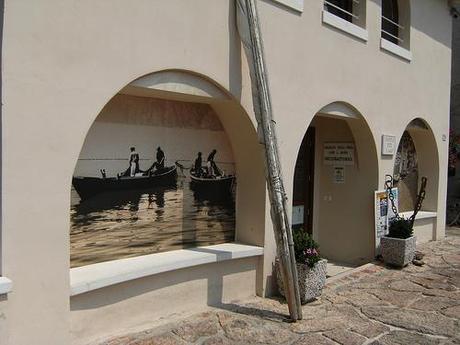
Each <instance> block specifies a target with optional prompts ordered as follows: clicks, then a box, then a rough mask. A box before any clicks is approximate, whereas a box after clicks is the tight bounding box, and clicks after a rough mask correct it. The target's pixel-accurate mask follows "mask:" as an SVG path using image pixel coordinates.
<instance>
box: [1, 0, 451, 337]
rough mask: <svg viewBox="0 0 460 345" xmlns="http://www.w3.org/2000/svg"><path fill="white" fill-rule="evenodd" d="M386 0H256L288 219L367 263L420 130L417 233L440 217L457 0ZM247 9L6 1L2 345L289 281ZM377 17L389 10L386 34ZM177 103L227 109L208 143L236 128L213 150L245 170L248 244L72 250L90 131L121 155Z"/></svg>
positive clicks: (240, 222) (239, 191)
mask: <svg viewBox="0 0 460 345" xmlns="http://www.w3.org/2000/svg"><path fill="white" fill-rule="evenodd" d="M391 3H392V4H393V5H394V4H395V3H397V10H394V8H393V10H389V11H390V12H389V13H390V14H387V15H386V16H387V17H388V16H389V15H392V16H393V17H392V18H386V19H382V1H381V0H359V1H353V2H351V1H350V2H347V1H329V2H327V3H325V1H323V0H311V1H303V0H283V1H270V0H264V1H257V5H258V10H259V15H260V20H261V29H262V34H263V39H264V48H265V55H266V63H267V68H268V72H269V82H270V88H271V96H272V102H273V110H274V117H275V121H276V130H277V135H278V143H279V150H280V155H281V160H282V168H283V177H284V183H285V186H286V191H287V194H288V195H287V196H288V204H289V205H290V207H291V209H290V211H291V212H292V214H293V216H292V218H293V219H292V220H293V223H295V224H296V225H300V226H303V227H305V228H308V230H309V231H311V232H312V234H313V236H314V237H315V238H316V240H317V241H318V242H319V244H320V247H321V250H322V254H323V255H324V256H325V257H327V258H328V259H330V260H333V261H337V262H344V263H349V264H353V265H359V264H364V263H366V262H369V261H371V260H373V258H374V257H375V255H376V254H377V253H378V239H377V238H376V237H377V236H376V230H375V224H374V223H375V222H374V209H375V207H374V192H375V191H377V190H382V189H383V188H384V181H385V175H386V174H393V171H394V165H395V156H396V155H395V151H396V147H397V145H398V143H399V140H400V138H401V137H402V135H403V133H404V131H406V130H407V132H408V133H409V134H410V136H411V138H412V140H413V142H414V144H415V148H416V151H417V159H418V175H419V176H426V177H427V178H428V187H427V197H426V200H425V202H424V204H423V208H422V211H423V212H421V214H420V217H419V218H418V219H417V220H416V223H415V232H416V235H417V238H418V241H428V240H436V239H439V238H442V237H443V236H444V227H445V220H444V214H445V204H446V201H445V200H446V184H447V182H446V181H447V170H446V167H447V149H448V135H449V102H450V101H449V94H450V72H451V36H452V29H451V28H452V19H451V14H450V11H449V10H450V9H449V4H448V2H447V1H445V0H416V1H415V0H414V1H409V0H399V1H393V2H391ZM331 4H332V5H331ZM390 8H391V6H390ZM392 11H393V12H392ZM395 11H396V12H395ZM235 19H236V18H235V2H234V1H233V0H219V1H216V0H194V1H189V0H188V1H187V0H168V1H147V0H136V1H123V0H112V1H74V0H65V1H63V0H59V1H58V0H46V1H26V0H18V1H9V0H6V1H5V3H4V18H3V37H2V42H3V44H2V223H1V224H2V225H1V229H0V230H1V252H0V294H1V295H0V344H1V345H25V344H37V345H42V344H43V345H45V344H46V345H51V344H59V345H61V344H88V343H91V342H94V341H97V340H99V339H104V338H105V337H107V336H110V335H116V334H120V333H125V332H128V331H132V330H139V329H142V328H143V327H146V326H147V325H148V324H149V323H151V322H153V321H155V320H159V319H160V318H166V319H167V318H169V317H173V316H174V315H178V314H182V313H191V312H196V311H199V310H202V309H204V308H206V307H208V306H217V305H220V304H222V303H224V304H226V303H231V302H232V301H234V300H238V299H245V298H249V297H251V296H254V295H259V296H267V295H271V294H274V293H276V287H275V286H274V280H273V263H274V260H275V256H276V245H275V241H274V234H273V228H272V224H271V220H270V208H269V201H268V194H267V191H266V184H265V178H264V176H265V175H264V163H263V162H264V160H263V149H262V147H261V145H260V144H259V141H258V136H257V129H256V126H257V123H256V120H255V116H254V112H253V104H252V94H251V81H250V75H249V70H248V60H247V58H246V56H245V54H244V50H243V49H242V45H241V41H240V39H239V36H238V32H237V27H236V20H235ZM382 20H383V21H387V22H391V23H393V24H388V23H387V24H384V25H383V29H384V33H383V34H382V31H381V30H382ZM388 25H389V26H388ZM150 98H152V99H154V100H155V101H152V102H150V101H149V100H148V99H150ZM143 102H144V103H145V104H144V103H143ZM168 102H171V103H174V102H176V103H187V104H192V105H191V107H194V108H193V109H198V108H199V105H201V106H203V105H204V106H206V109H207V110H206V111H207V112H212V113H213V114H215V116H217V118H218V120H219V121H218V122H219V123H218V124H213V122H212V121H210V122H209V123H207V125H206V126H207V127H206V128H204V127H203V126H204V125H203V122H200V123H199V124H196V123H195V124H194V125H193V126H195V127H193V128H197V127H200V126H201V127H200V128H201V129H203V133H204V134H203V135H201V136H200V138H205V139H203V143H200V147H204V146H206V145H207V144H206V140H207V139H206V138H212V137H213V136H216V135H217V134H216V131H220V132H225V135H226V138H222V137H219V139H218V140H219V141H218V145H219V146H218V149H219V152H222V156H223V157H224V156H225V157H226V158H225V159H232V160H233V163H234V173H235V174H236V176H237V185H236V199H235V222H234V243H235V244H234V243H233V242H232V243H224V244H216V245H215V246H205V247H204V248H198V249H196V248H195V249H194V248H189V249H188V250H177V251H166V252H162V253H156V254H149V255H139V256H134V257H132V258H130V259H119V260H110V261H104V262H102V263H96V264H92V265H82V266H79V267H73V268H71V264H70V259H69V258H70V255H71V250H72V248H73V247H72V248H71V240H70V235H69V228H70V222H71V221H70V220H69V219H70V217H71V213H70V211H69V210H70V207H71V197H70V194H71V186H72V176H73V175H74V174H75V171H76V167H77V168H78V169H79V168H80V167H81V166H79V165H78V162H79V161H81V160H82V159H83V158H85V157H86V156H84V155H85V154H86V152H87V150H86V148H87V146H85V145H89V144H88V143H90V142H92V143H94V145H95V146H96V147H99V148H100V152H105V153H104V154H107V152H109V151H110V150H111V149H112V148H113V147H115V146H116V145H117V144H116V139H117V138H121V137H123V135H124V133H126V132H127V128H130V129H132V130H133V133H135V134H133V136H134V137H136V138H138V139H136V140H138V141H136V147H138V148H139V147H140V148H142V149H143V148H144V147H145V149H147V147H148V146H149V145H150V143H149V142H146V141H145V140H144V139H142V138H141V137H142V135H145V136H147V137H155V136H157V135H160V134H161V132H159V131H158V130H153V129H148V130H147V129H146V128H147V126H150V125H152V123H150V122H149V121H153V120H150V119H149V117H148V116H147V115H148V114H150V113H154V112H155V111H158V109H160V110H161V109H163V108H161V107H163V106H165V107H166V105H164V104H167V103H168ZM130 104H131V105H132V106H130ZM155 104H156V105H155ZM156 106H158V107H159V108H158V107H157V108H155V107H156ZM149 107H152V108H149ZM108 109H112V110H113V114H115V115H113V118H109V119H108V120H107V117H104V116H106V115H104V114H107V112H108ZM190 109H191V108H190ZM178 111H179V110H178ZM111 114H112V113H111ZM116 114H118V115H116ZM146 114H147V115H146ZM174 114H176V115H177V112H176V113H174ZM111 116H112V115H111ZM117 116H118V117H117ZM177 116H179V115H177ZM125 117H126V118H129V122H123V121H125V120H123V119H124V118H125ZM179 117H180V116H179ZM179 117H178V118H179ZM168 119H169V117H165V118H163V121H164V122H163V123H164V124H165V126H170V123H169V122H168V121H169V120H168ZM180 119H182V118H181V117H180ZM414 120H416V121H414ZM126 121H128V120H126ZM180 121H182V120H180ZM180 121H179V120H177V123H182V122H180ZM177 123H175V124H174V126H172V127H173V128H176V127H177V126H178V125H177ZM103 124H108V125H110V126H111V127H110V128H109V127H104V126H103ZM189 125H190V123H188V124H187V125H184V126H183V128H181V132H180V133H181V134H180V139H179V136H177V137H175V136H176V135H178V134H177V133H179V132H168V138H170V141H167V143H168V144H167V145H170V147H173V144H174V143H178V142H180V141H181V140H183V141H184V140H185V141H184V142H183V143H182V144H181V145H182V146H187V145H188V144H187V143H188V142H191V140H189V141H187V140H186V138H187V135H189V134H187V133H189V132H187V131H188V130H189V129H190V127H187V126H189ZM123 126H125V127H123ZM108 128H109V129H108ZM149 128H150V127H149ZM168 128H169V127H168ZM309 128H310V129H311V128H314V129H312V130H310V131H309V134H308V135H307V136H306V133H307V130H308V129H309ZM144 129H145V131H144ZM200 133H201V132H200ZM312 133H314V134H312ZM163 134H164V133H163ZM190 135H191V134H190ZM384 136H385V138H386V139H389V140H390V141H391V140H392V137H394V138H393V139H394V144H396V146H395V147H394V148H393V153H391V151H392V150H391V147H390V148H388V149H389V150H390V154H383V153H384V148H383V147H382V142H383V137H384ZM184 138H185V139H184ZM304 139H305V140H304ZM307 139H309V140H307ZM165 140H166V139H165ZM209 140H210V139H209ZM216 140H217V139H216ZM302 142H304V145H302ZM308 142H309V143H308ZM193 143H194V145H198V144H197V141H193ZM305 143H306V144H305ZM344 143H345V144H347V145H350V146H349V147H351V151H348V152H349V153H350V152H351V153H350V154H351V155H352V160H351V163H350V164H348V163H347V164H346V165H343V164H340V163H339V164H330V162H329V161H328V159H326V158H328V157H329V156H328V154H327V153H326V149H327V147H330V146H327V145H337V144H344ZM104 145H105V146H104ZM143 145H145V146H143ZM190 145H192V144H190ZM309 145H313V149H306V147H310V146H309ZM187 147H188V148H189V149H190V152H195V151H197V150H198V149H199V148H198V147H192V146H187ZM301 147H302V149H301ZM211 148H212V146H209V149H211ZM206 149H208V147H207V146H206ZM304 149H305V150H304ZM104 150H105V151H104ZM171 150H172V149H171ZM299 151H300V152H299ZM386 153H388V152H386ZM179 155H180V154H179V153H177V154H176V156H175V157H176V158H177V159H179V158H180V157H179ZM189 155H190V154H189ZM88 157H89V156H88ZM88 157H86V158H88ZM298 157H299V160H300V161H299V160H298ZM86 158H85V159H86ZM90 158H91V157H90ZM329 158H330V157H329ZM296 166H297V174H296ZM305 166H307V168H305ZM337 167H338V168H339V169H337ZM78 169H77V170H78ZM302 169H305V170H302ZM82 171H83V170H82ZM85 171H88V172H90V169H88V170H85ZM337 173H339V176H338V175H337ZM299 174H300V175H299ZM302 174H304V175H302ZM295 175H298V176H297V177H298V178H296V179H295V178H294V177H295ZM307 175H308V177H306V176H307ZM299 176H300V177H299ZM302 176H303V177H302ZM305 181H308V182H305ZM294 184H296V188H294V187H295V186H294ZM299 186H301V187H299ZM299 188H300V189H299ZM295 189H296V191H295Z"/></svg>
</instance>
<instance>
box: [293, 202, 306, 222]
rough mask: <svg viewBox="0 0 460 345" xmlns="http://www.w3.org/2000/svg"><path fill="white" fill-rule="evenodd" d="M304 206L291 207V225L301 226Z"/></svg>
mask: <svg viewBox="0 0 460 345" xmlns="http://www.w3.org/2000/svg"><path fill="white" fill-rule="evenodd" d="M303 212H304V205H297V206H293V207H292V225H299V224H301V225H303Z"/></svg>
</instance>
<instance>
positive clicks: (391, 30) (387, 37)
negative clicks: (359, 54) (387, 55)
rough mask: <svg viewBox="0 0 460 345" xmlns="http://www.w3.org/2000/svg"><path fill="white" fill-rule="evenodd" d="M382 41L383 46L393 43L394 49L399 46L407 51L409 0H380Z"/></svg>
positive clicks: (408, 46) (408, 45) (408, 39)
mask: <svg viewBox="0 0 460 345" xmlns="http://www.w3.org/2000/svg"><path fill="white" fill-rule="evenodd" d="M382 41H383V43H384V44H383V45H384V48H385V47H388V46H389V45H390V46H391V45H393V46H392V49H393V50H395V49H399V48H398V47H396V46H399V47H401V48H403V49H405V50H407V52H406V53H409V48H410V44H409V41H410V3H409V0H382ZM398 55H399V54H398Z"/></svg>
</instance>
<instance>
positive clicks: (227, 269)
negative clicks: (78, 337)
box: [70, 248, 258, 311]
mask: <svg viewBox="0 0 460 345" xmlns="http://www.w3.org/2000/svg"><path fill="white" fill-rule="evenodd" d="M196 250H201V248H200V249H196ZM206 251H207V252H208V251H209V250H206ZM220 254H221V253H220ZM257 260H258V259H257V258H254V259H249V260H248V259H238V260H232V261H231V262H230V261H225V262H217V263H213V264H210V265H206V266H196V267H193V268H186V269H180V270H177V271H173V272H166V273H161V274H156V275H153V276H149V277H145V278H140V279H136V280H132V281H129V282H124V283H120V284H116V285H112V286H108V287H105V288H103V289H98V290H94V291H90V292H87V293H84V294H81V295H76V296H73V297H72V298H71V299H70V310H71V311H76V310H91V309H95V308H101V307H106V306H110V305H114V304H116V303H119V302H122V301H126V300H129V299H132V298H135V297H137V296H141V295H144V294H147V293H152V292H155V291H158V290H161V289H164V288H172V287H174V286H176V287H178V286H179V285H181V284H184V283H188V282H194V281H198V280H206V284H207V290H206V291H207V305H208V306H216V307H218V306H220V305H223V304H224V278H225V277H226V276H230V275H232V274H236V273H242V272H250V271H254V270H255V268H256V265H257ZM170 298H171V299H174V300H177V299H179V298H184V297H183V296H182V297H181V296H174V295H171V296H170ZM185 298H187V297H185ZM153 302H154V301H153ZM174 304H176V302H174Z"/></svg>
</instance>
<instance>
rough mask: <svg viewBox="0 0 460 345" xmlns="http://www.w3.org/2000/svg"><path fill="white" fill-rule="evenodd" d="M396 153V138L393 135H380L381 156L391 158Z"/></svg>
mask: <svg viewBox="0 0 460 345" xmlns="http://www.w3.org/2000/svg"><path fill="white" fill-rule="evenodd" d="M395 153H396V137H395V136H393V135H385V134H384V135H382V155H385V156H392V155H394V154H395Z"/></svg>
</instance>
